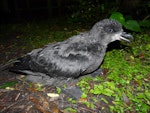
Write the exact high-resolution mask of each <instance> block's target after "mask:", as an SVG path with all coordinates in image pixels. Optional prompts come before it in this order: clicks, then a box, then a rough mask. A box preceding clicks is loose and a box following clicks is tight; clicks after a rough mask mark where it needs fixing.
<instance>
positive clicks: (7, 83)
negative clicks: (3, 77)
mask: <svg viewBox="0 0 150 113" xmlns="http://www.w3.org/2000/svg"><path fill="white" fill-rule="evenodd" d="M16 83H18V82H17V81H11V82H6V83H5V84H3V85H0V88H6V87H12V86H14V85H15V84H16Z"/></svg>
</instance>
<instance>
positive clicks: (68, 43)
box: [10, 19, 133, 78]
mask: <svg viewBox="0 0 150 113" xmlns="http://www.w3.org/2000/svg"><path fill="white" fill-rule="evenodd" d="M127 38H133V37H132V35H130V34H126V33H125V32H123V29H122V26H121V24H120V23H118V22H117V21H115V20H113V19H104V20H102V21H99V22H97V23H96V24H95V25H94V26H93V27H92V29H91V30H90V31H88V32H83V33H80V34H79V35H76V36H72V37H70V38H69V39H67V40H65V41H63V42H58V43H54V44H49V45H47V46H45V47H44V48H39V49H34V50H33V51H31V52H30V53H27V54H26V55H25V56H24V57H21V58H18V59H17V62H16V63H14V66H13V67H12V68H11V69H10V70H11V71H14V72H22V73H26V74H31V73H32V74H34V73H35V74H36V73H38V74H39V73H40V74H44V75H48V76H50V77H72V78H76V77H79V76H82V75H87V74H90V73H93V72H95V71H96V70H97V69H98V68H99V67H100V65H101V63H102V61H103V59H104V56H105V53H106V48H107V46H108V44H109V43H111V42H113V41H116V40H125V41H129V40H128V39H127Z"/></svg>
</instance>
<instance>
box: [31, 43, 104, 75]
mask: <svg viewBox="0 0 150 113" xmlns="http://www.w3.org/2000/svg"><path fill="white" fill-rule="evenodd" d="M101 49H102V48H100V47H99V46H97V45H91V44H87V43H85V42H80V41H79V42H74V43H68V42H60V43H56V44H53V45H49V46H47V47H46V48H44V49H42V50H40V51H38V52H37V51H32V52H31V53H30V55H31V57H32V61H31V64H30V65H31V68H32V70H35V71H42V72H46V73H48V74H51V73H55V74H56V76H59V75H60V73H61V75H62V73H63V74H64V76H73V77H74V76H75V74H76V75H77V76H78V75H80V74H81V73H82V72H84V71H86V70H87V69H88V68H89V67H90V66H92V65H94V64H95V60H96V57H98V56H97V54H99V53H98V52H101V51H102V50H101ZM94 57H95V58H94ZM97 65H100V64H97ZM97 65H96V66H95V67H94V68H97V67H98V66H97ZM65 74H66V75H65Z"/></svg>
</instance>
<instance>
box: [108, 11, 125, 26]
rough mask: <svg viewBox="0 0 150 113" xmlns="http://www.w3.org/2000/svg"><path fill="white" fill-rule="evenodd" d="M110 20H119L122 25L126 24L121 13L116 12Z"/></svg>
mask: <svg viewBox="0 0 150 113" xmlns="http://www.w3.org/2000/svg"><path fill="white" fill-rule="evenodd" d="M110 19H114V20H117V21H118V22H120V23H121V24H122V25H124V24H125V18H124V17H123V14H122V13H120V12H114V13H112V14H111V16H110Z"/></svg>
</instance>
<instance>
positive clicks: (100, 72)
mask: <svg viewBox="0 0 150 113" xmlns="http://www.w3.org/2000/svg"><path fill="white" fill-rule="evenodd" d="M90 75H91V76H92V77H96V76H98V75H103V70H102V69H97V70H96V71H94V72H93V73H91V74H90Z"/></svg>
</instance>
